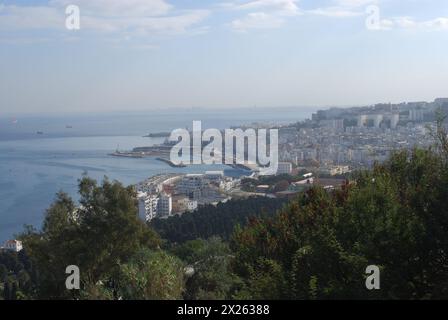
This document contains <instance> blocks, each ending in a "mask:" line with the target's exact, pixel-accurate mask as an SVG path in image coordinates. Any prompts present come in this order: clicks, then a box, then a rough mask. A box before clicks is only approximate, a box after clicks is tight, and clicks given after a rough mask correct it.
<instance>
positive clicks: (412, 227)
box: [232, 150, 448, 299]
mask: <svg viewBox="0 0 448 320" xmlns="http://www.w3.org/2000/svg"><path fill="white" fill-rule="evenodd" d="M447 199H448V166H447V157H446V154H445V153H435V152H433V151H431V150H414V151H413V152H407V151H401V152H398V153H396V154H394V155H393V156H392V157H391V159H390V160H389V161H387V162H386V163H385V164H383V165H376V166H375V168H374V169H373V171H369V172H363V173H361V174H359V176H358V177H357V179H356V181H355V182H354V183H352V184H350V185H346V186H345V187H344V188H342V189H341V190H337V191H335V192H332V193H328V192H325V191H324V190H322V189H312V190H309V191H308V192H307V193H304V194H302V195H301V197H300V199H298V201H294V202H292V203H291V204H290V205H289V206H288V207H287V208H286V209H284V210H282V211H281V212H280V213H279V215H278V216H276V217H275V218H271V219H258V220H256V221H252V223H251V225H250V226H249V227H247V228H245V229H239V230H238V231H237V232H236V234H235V237H234V238H233V241H232V248H233V250H234V252H235V254H236V261H235V270H236V272H237V273H238V275H239V276H241V277H242V278H243V279H244V281H245V286H244V289H243V290H242V291H241V295H242V297H251V298H256V299H281V298H283V299H340V298H344V299H346V298H350V299H360V298H384V299H428V298H433V299H434V298H435V299H439V298H448V205H447ZM368 265H377V266H378V267H379V268H380V270H381V290H374V291H368V290H367V289H366V287H365V281H364V279H365V277H366V274H365V269H366V267H367V266H368Z"/></svg>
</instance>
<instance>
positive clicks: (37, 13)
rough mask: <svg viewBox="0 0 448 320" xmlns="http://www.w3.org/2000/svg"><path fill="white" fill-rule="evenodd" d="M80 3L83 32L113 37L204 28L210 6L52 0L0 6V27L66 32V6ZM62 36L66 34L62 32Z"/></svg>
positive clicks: (141, 0)
mask: <svg viewBox="0 0 448 320" xmlns="http://www.w3.org/2000/svg"><path fill="white" fill-rule="evenodd" d="M72 4H74V5H78V6H79V8H80V11H81V31H80V32H81V33H82V34H83V35H85V36H88V35H90V34H95V35H98V34H100V35H103V36H110V37H118V38H119V37H120V36H121V35H122V34H126V35H127V36H128V37H132V36H150V35H177V34H186V33H188V32H190V31H191V32H195V30H194V29H195V28H200V29H201V30H204V28H203V27H199V24H200V23H201V22H203V20H205V18H206V17H207V16H208V15H209V11H208V10H202V9H198V10H178V9H176V8H175V7H174V6H173V5H171V4H169V3H168V2H166V1H165V0H125V1H124V0H50V1H49V2H48V3H47V5H41V6H32V5H29V6H16V5H1V6H0V31H17V30H20V31H30V32H34V31H36V30H50V31H56V32H59V33H66V32H67V30H66V29H65V19H66V15H65V8H66V6H67V5H72ZM60 38H63V37H62V36H61V37H60Z"/></svg>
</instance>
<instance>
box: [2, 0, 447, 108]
mask: <svg viewBox="0 0 448 320" xmlns="http://www.w3.org/2000/svg"><path fill="white" fill-rule="evenodd" d="M70 5H75V6H77V7H78V8H79V10H80V25H79V29H78V30H77V29H73V28H67V23H66V22H67V19H68V18H71V17H72V16H69V14H66V9H67V7H68V6H70ZM69 21H73V20H69ZM447 56H448V1H445V0H376V1H375V0H216V1H211V0H207V1H205V0H203V1H199V0H46V1H44V0H21V1H9V0H0V114H2V113H8V114H10V113H17V114H19V113H39V112H93V111H94V112H103V111H132V110H151V109H154V108H159V109H160V108H163V109H165V108H166V109H169V108H190V107H202V108H238V107H252V106H258V107H277V106H278V107H288V106H297V107H311V106H312V107H316V106H353V105H367V104H373V103H377V102H402V101H432V100H434V98H436V97H446V96H448V86H447V85H446V84H447V83H448V58H447ZM173 110H174V109H173Z"/></svg>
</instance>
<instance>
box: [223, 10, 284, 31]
mask: <svg viewBox="0 0 448 320" xmlns="http://www.w3.org/2000/svg"><path fill="white" fill-rule="evenodd" d="M283 23H284V20H283V19H281V18H279V17H277V16H275V15H270V14H267V13H264V12H252V13H249V14H248V15H247V16H246V17H244V18H242V19H236V20H234V21H232V28H233V29H234V30H236V31H248V30H249V29H274V28H279V27H281V26H282V25H283Z"/></svg>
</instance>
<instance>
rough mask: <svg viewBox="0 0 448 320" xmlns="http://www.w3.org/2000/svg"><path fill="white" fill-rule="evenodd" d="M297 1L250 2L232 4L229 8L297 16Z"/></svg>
mask: <svg viewBox="0 0 448 320" xmlns="http://www.w3.org/2000/svg"><path fill="white" fill-rule="evenodd" d="M297 2H298V1H297V0H253V1H249V2H247V1H246V2H241V1H239V2H232V3H228V5H227V7H228V8H231V9H234V10H264V11H270V12H275V14H277V15H279V14H283V15H295V14H298V13H299V7H298V6H297Z"/></svg>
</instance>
